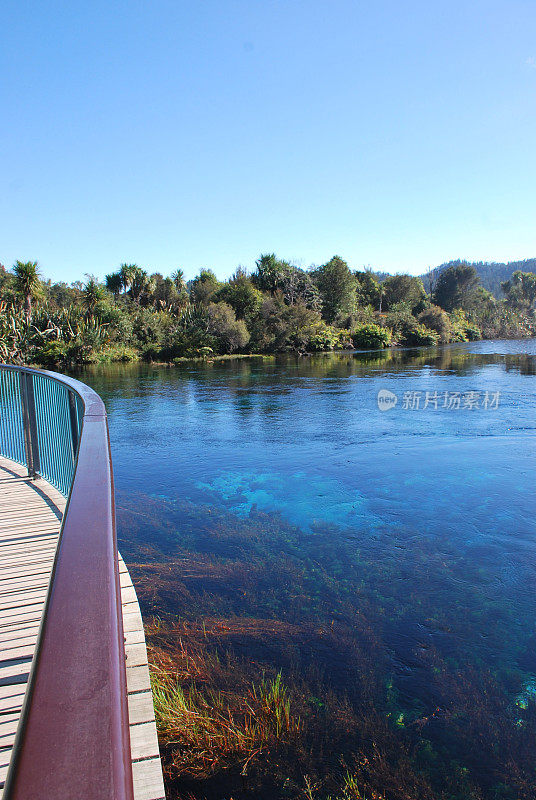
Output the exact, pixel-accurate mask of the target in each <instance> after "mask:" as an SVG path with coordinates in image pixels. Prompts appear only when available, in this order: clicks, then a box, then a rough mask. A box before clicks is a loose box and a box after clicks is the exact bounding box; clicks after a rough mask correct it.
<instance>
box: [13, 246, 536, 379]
mask: <svg viewBox="0 0 536 800" xmlns="http://www.w3.org/2000/svg"><path fill="white" fill-rule="evenodd" d="M527 263H528V262H527ZM432 274H433V273H430V275H432ZM429 277H430V276H429ZM379 279H383V282H382V283H379ZM503 288H504V292H505V295H506V298H505V300H496V299H495V297H493V295H492V294H491V293H490V292H488V291H487V290H486V289H484V288H483V287H482V286H480V285H479V284H478V277H477V276H476V273H475V271H474V269H473V268H472V267H471V266H470V265H468V264H465V263H463V262H456V263H454V264H452V265H450V266H449V267H448V268H447V269H444V270H443V271H442V272H441V274H440V275H439V278H438V279H437V285H436V286H435V288H434V293H433V297H434V300H435V304H432V303H431V302H430V299H429V298H428V297H427V296H426V294H425V292H424V288H423V283H422V281H421V280H420V279H419V278H415V277H412V276H410V275H394V276H385V275H379V274H378V273H372V272H371V271H369V270H364V271H356V272H352V271H351V270H350V269H349V267H348V265H347V263H346V262H345V261H343V260H342V259H341V258H340V257H339V256H334V257H333V258H332V259H331V260H330V261H329V262H327V263H326V264H324V265H322V266H321V267H318V268H315V269H310V270H304V269H301V268H300V267H297V266H295V265H293V264H290V263H289V262H288V261H283V260H281V259H279V258H277V257H276V256H275V254H273V253H269V254H264V255H261V256H260V257H259V259H258V260H257V262H256V269H255V272H254V273H253V274H252V275H249V274H248V273H247V272H246V270H245V269H243V268H242V267H239V268H238V269H237V270H236V271H235V273H234V274H233V275H232V277H231V278H230V279H229V280H228V281H224V282H220V281H219V280H218V279H217V278H216V276H215V274H214V273H213V272H212V271H211V270H209V269H204V270H201V272H200V273H199V274H198V275H197V277H195V278H194V279H193V280H192V281H189V283H188V284H186V283H185V280H184V274H183V272H182V270H180V269H177V270H175V272H174V273H173V274H172V275H171V276H170V277H164V276H163V275H161V274H160V273H154V274H151V275H150V274H149V273H148V272H147V270H145V269H143V268H142V267H140V266H139V265H137V264H127V263H124V264H121V266H120V267H119V269H118V270H116V271H115V272H111V273H109V274H108V275H106V277H105V282H104V283H101V282H100V281H99V280H98V279H97V278H95V277H94V276H92V275H87V276H86V281H85V283H82V282H80V281H75V282H74V283H72V284H71V285H67V284H66V283H63V282H58V283H51V281H43V280H41V277H40V275H39V270H38V266H37V262H33V261H29V262H21V261H17V262H16V264H15V265H14V267H13V270H12V271H11V272H8V271H6V270H5V268H4V267H2V266H1V265H0V356H1V357H2V359H3V360H6V361H11V362H13V363H36V364H42V365H46V366H55V365H60V366H63V365H69V364H73V363H82V364H83V363H101V362H107V361H116V360H119V361H130V360H133V359H136V358H143V359H146V360H156V361H173V360H174V359H183V358H192V357H195V358H199V357H201V358H209V357H213V356H214V357H224V356H229V355H231V354H240V355H246V354H248V353H278V352H296V353H314V352H321V351H327V350H334V349H341V348H352V347H357V348H360V349H381V348H385V347H388V346H389V345H391V344H394V345H400V346H406V347H415V346H421V345H422V346H430V345H433V344H436V343H438V342H441V343H448V342H453V341H468V340H473V339H479V338H482V337H483V338H501V337H502V338H513V337H520V336H534V335H535V333H536V318H535V314H534V303H535V300H536V275H534V274H533V273H529V272H523V271H521V270H517V271H514V272H513V274H511V278H510V280H509V281H506V282H504V286H503ZM439 301H441V303H439ZM382 309H383V311H382Z"/></svg>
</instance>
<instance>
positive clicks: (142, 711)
mask: <svg viewBox="0 0 536 800" xmlns="http://www.w3.org/2000/svg"><path fill="white" fill-rule="evenodd" d="M119 575H120V583H121V600H122V607H123V630H124V632H125V656H126V664H127V691H128V713H129V720H130V746H131V749H132V777H133V781H134V797H135V800H165V792H164V781H163V778H162V765H161V763H160V755H159V749H158V737H157V733H156V725H155V721H154V706H153V697H152V692H151V681H150V677H149V667H148V665H147V648H146V646H145V633H144V630H143V621H142V618H141V612H140V607H139V604H138V601H137V597H136V593H135V590H134V587H133V586H132V581H131V580H130V575H129V574H128V571H127V568H126V566H125V564H124V562H123V559H122V558H121V556H120V555H119Z"/></svg>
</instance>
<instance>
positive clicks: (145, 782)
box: [132, 758, 166, 800]
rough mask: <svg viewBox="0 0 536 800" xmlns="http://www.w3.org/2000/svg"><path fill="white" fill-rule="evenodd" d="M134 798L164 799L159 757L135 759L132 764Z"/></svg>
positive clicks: (142, 799)
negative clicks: (143, 759)
mask: <svg viewBox="0 0 536 800" xmlns="http://www.w3.org/2000/svg"><path fill="white" fill-rule="evenodd" d="M132 777H133V780H134V797H135V798H136V800H166V796H165V794H164V785H163V781H162V764H161V763H160V758H151V759H147V760H146V761H135V762H134V763H133V764H132Z"/></svg>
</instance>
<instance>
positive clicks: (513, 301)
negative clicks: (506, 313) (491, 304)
mask: <svg viewBox="0 0 536 800" xmlns="http://www.w3.org/2000/svg"><path fill="white" fill-rule="evenodd" d="M501 286H502V290H503V292H504V294H505V296H506V302H507V303H508V305H510V306H511V307H512V308H516V309H525V310H527V311H532V310H533V309H534V300H535V299H536V275H535V274H534V273H533V272H521V270H516V272H514V274H513V275H512V277H511V279H510V280H509V281H505V282H504V283H503V284H501Z"/></svg>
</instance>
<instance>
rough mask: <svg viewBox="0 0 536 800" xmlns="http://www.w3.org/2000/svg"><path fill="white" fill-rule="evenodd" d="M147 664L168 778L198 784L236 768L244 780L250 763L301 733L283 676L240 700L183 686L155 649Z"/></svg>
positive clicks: (192, 682)
mask: <svg viewBox="0 0 536 800" xmlns="http://www.w3.org/2000/svg"><path fill="white" fill-rule="evenodd" d="M151 662H152V663H151V683H152V689H153V698H154V706H155V714H156V724H157V728H158V733H159V736H160V739H161V742H162V743H163V744H164V750H165V763H166V768H167V770H168V771H169V772H170V773H171V774H175V775H181V776H183V777H189V778H195V779H198V780H199V779H203V778H208V777H210V776H211V775H214V774H215V773H216V772H218V771H219V770H222V769H226V768H228V767H231V766H236V765H237V764H238V765H240V767H241V770H242V774H243V775H245V774H246V771H247V768H248V766H249V764H250V763H251V762H252V760H253V759H255V758H256V757H257V756H259V755H260V754H261V753H263V752H264V751H266V750H267V749H269V748H270V749H271V748H274V747H277V746H280V745H282V744H285V743H289V742H290V741H291V740H292V739H293V738H295V737H296V736H297V735H298V734H299V733H300V729H301V721H300V719H299V717H295V716H294V715H293V714H292V711H291V701H290V697H289V692H288V689H287V688H286V687H285V685H284V684H283V682H282V680H281V673H278V674H277V675H276V676H275V677H274V678H272V679H266V680H265V679H263V680H262V681H261V682H260V683H259V684H257V685H255V684H250V686H249V688H248V689H247V691H245V692H244V693H242V694H239V693H237V692H236V691H216V690H214V689H212V688H209V687H208V686H205V687H203V688H200V687H199V685H198V684H197V683H196V681H195V679H194V680H192V679H190V680H189V681H187V682H184V681H182V680H181V676H178V675H177V673H176V672H175V671H174V670H173V669H172V668H170V667H172V665H171V664H170V663H169V660H168V658H167V657H166V656H165V655H164V654H163V653H159V652H158V651H157V650H155V649H154V648H153V649H152V650H151ZM189 663H190V666H191V668H192V677H193V676H195V675H196V674H197V675H199V673H200V670H199V669H196V666H195V664H194V659H189ZM197 666H198V667H199V665H197ZM204 666H205V669H206V664H205V665H204Z"/></svg>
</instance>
